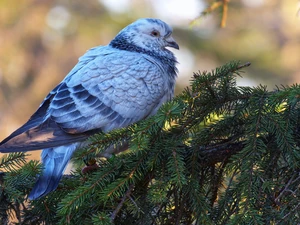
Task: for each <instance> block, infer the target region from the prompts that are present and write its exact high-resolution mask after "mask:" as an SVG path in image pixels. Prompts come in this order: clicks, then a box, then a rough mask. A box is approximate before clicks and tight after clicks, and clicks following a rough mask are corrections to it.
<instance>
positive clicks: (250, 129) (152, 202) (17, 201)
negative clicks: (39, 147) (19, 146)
mask: <svg viewBox="0 0 300 225" xmlns="http://www.w3.org/2000/svg"><path fill="white" fill-rule="evenodd" d="M246 66H249V64H248V63H246V64H244V65H241V64H240V63H239V62H230V63H228V64H226V65H224V66H222V67H220V68H217V69H215V70H214V71H212V72H202V73H200V72H198V73H195V74H194V76H193V78H192V80H191V85H190V87H189V88H186V89H185V90H184V91H183V93H182V94H180V95H179V96H177V97H176V98H174V100H173V101H171V102H169V103H167V104H164V105H163V106H162V107H161V109H160V110H159V112H158V113H157V115H156V116H153V117H151V118H149V119H147V120H144V121H141V122H139V123H137V124H133V125H132V126H130V127H128V128H124V129H119V130H115V131H112V132H110V133H108V134H103V133H101V134H97V135H95V136H93V137H92V138H91V139H90V141H91V144H90V145H89V146H88V147H87V148H85V149H81V150H79V151H77V152H76V154H75V156H74V157H73V160H74V167H75V169H74V172H73V173H72V174H71V175H66V176H64V178H63V180H62V181H61V183H60V185H59V187H58V189H57V190H56V191H55V192H52V193H50V194H49V195H47V196H46V197H43V198H41V199H39V200H36V201H28V200H27V194H28V193H29V191H30V189H31V187H32V186H33V183H34V181H35V179H36V175H37V174H38V173H39V171H40V170H41V165H40V164H39V163H37V162H36V161H30V162H26V161H25V158H26V155H25V154H24V153H14V154H10V155H7V156H5V157H4V158H2V159H1V161H0V169H1V170H3V171H4V172H5V173H2V174H1V179H0V198H1V203H0V220H1V222H2V224H7V223H8V218H13V219H14V221H18V222H17V224H41V223H43V224H124V225H125V224H149V225H150V224H160V225H164V224H220V225H221V224H232V225H233V224H239V225H240V224H299V223H300V218H299V217H300V215H299V211H300V203H299V199H300V193H299V192H300V191H299V188H300V151H299V147H300V139H299V135H300V86H299V85H292V86H287V87H277V88H276V90H274V91H268V90H267V88H266V87H264V86H258V87H239V86H237V85H236V76H238V75H239V73H240V71H241V69H243V68H244V67H246ZM124 141H128V142H129V146H130V150H128V151H125V152H122V153H119V154H117V155H115V156H113V157H112V158H110V159H107V160H106V159H103V158H99V157H96V156H97V155H98V154H100V153H101V152H103V151H104V150H105V148H107V147H108V146H110V145H115V146H118V145H121V144H123V143H124ZM94 159H96V162H97V165H98V168H97V169H95V170H92V171H90V172H88V173H82V171H81V168H82V167H83V166H84V163H83V162H88V163H90V162H93V160H94Z"/></svg>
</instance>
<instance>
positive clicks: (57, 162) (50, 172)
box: [28, 143, 79, 200]
mask: <svg viewBox="0 0 300 225" xmlns="http://www.w3.org/2000/svg"><path fill="white" fill-rule="evenodd" d="M78 144H79V143H74V144H71V145H67V146H59V147H55V148H47V149H44V150H43V152H42V154H41V158H42V163H43V166H44V169H43V172H42V174H41V175H40V177H39V178H38V180H37V182H36V183H35V185H34V187H33V189H32V191H31V192H30V194H29V196H28V197H29V199H30V200H34V199H37V198H40V197H42V196H45V195H46V194H48V193H49V192H51V191H53V190H55V189H56V188H57V186H58V184H59V181H60V179H61V177H62V175H63V173H64V171H65V169H66V166H67V164H68V162H69V160H70V158H71V156H72V154H73V152H74V151H75V149H76V148H77V146H78Z"/></svg>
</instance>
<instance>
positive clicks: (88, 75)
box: [0, 18, 179, 200]
mask: <svg viewBox="0 0 300 225" xmlns="http://www.w3.org/2000/svg"><path fill="white" fill-rule="evenodd" d="M172 33H173V30H172V27H171V26H170V25H168V24H167V23H165V22H163V21H162V20H160V19H156V18H142V19H138V20H136V21H135V22H133V23H131V24H129V25H128V26H126V27H125V28H123V29H122V30H121V31H120V32H119V33H118V34H117V35H116V36H115V37H114V38H113V39H112V41H111V42H110V43H109V44H108V45H105V46H101V45H100V46H97V47H94V48H91V49H90V50H88V51H87V52H86V53H85V54H84V55H83V56H81V57H80V58H79V60H78V63H77V64H76V65H75V66H74V68H73V69H72V70H71V71H70V72H69V73H68V74H67V76H66V77H65V78H64V79H63V80H62V81H61V82H60V83H59V84H58V85H57V86H56V87H55V88H54V89H53V90H52V91H50V93H49V94H48V95H47V96H46V97H45V98H44V100H43V101H42V103H41V104H40V106H39V108H38V109H37V111H36V112H35V113H34V114H33V115H32V116H31V117H30V118H29V120H28V121H27V122H26V123H25V124H24V125H23V126H21V127H20V128H18V129H17V130H16V131H14V132H13V133H12V134H11V135H10V136H8V137H7V138H5V139H4V140H3V141H2V142H1V143H0V152H1V153H12V152H26V151H32V150H40V149H42V153H41V162H42V165H43V169H42V172H41V175H39V176H38V178H37V181H36V183H35V184H34V186H33V188H32V190H31V192H30V193H29V195H28V198H29V199H30V200H35V199H38V198H41V197H43V196H46V195H47V194H48V193H49V192H52V191H54V190H55V189H56V188H57V187H58V184H59V181H60V180H61V178H62V175H63V173H64V171H65V168H66V166H67V164H68V162H69V160H70V158H71V157H72V154H73V153H74V151H75V150H76V149H77V148H79V147H82V146H84V145H86V144H87V142H88V140H87V139H88V138H89V137H90V136H91V135H93V134H96V133H99V132H104V133H107V132H109V131H112V130H114V129H118V128H123V127H127V126H129V125H131V124H133V123H135V122H138V121H140V120H143V119H145V118H148V117H150V116H153V115H155V114H156V112H157V111H158V109H159V108H160V107H161V105H162V104H163V103H165V102H167V101H169V100H171V99H172V98H173V96H174V88H175V82H176V77H177V74H178V69H177V67H176V66H177V64H178V62H177V59H176V57H175V55H174V53H173V52H172V51H170V50H169V49H168V48H169V47H170V48H174V49H177V50H179V45H178V44H177V43H176V41H175V39H174V38H173V37H172ZM109 154H110V153H109Z"/></svg>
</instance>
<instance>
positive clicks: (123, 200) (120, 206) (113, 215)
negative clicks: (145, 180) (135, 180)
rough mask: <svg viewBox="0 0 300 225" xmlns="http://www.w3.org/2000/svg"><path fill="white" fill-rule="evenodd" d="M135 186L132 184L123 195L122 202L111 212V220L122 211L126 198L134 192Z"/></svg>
mask: <svg viewBox="0 0 300 225" xmlns="http://www.w3.org/2000/svg"><path fill="white" fill-rule="evenodd" d="M133 188H134V185H133V184H131V185H130V186H129V188H128V190H127V191H126V193H125V195H124V196H123V198H122V199H121V202H120V203H119V204H118V206H117V207H116V209H115V210H114V211H113V213H112V214H111V217H110V220H111V221H114V220H115V219H116V217H117V215H118V213H119V212H120V210H121V208H122V207H123V205H124V202H125V200H126V198H128V197H129V196H130V194H131V192H132V190H133Z"/></svg>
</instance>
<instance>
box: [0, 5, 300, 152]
mask: <svg viewBox="0 0 300 225" xmlns="http://www.w3.org/2000/svg"><path fill="white" fill-rule="evenodd" d="M212 2H213V1H209V0H85V1H81V0H26V1H20V0H1V1H0V140H2V139H3V138H5V137H6V136H7V135H9V134H10V133H11V132H12V131H14V130H15V129H17V128H18V127H19V126H20V125H22V124H23V123H24V122H26V121H27V120H28V118H29V117H30V115H31V114H32V113H33V112H34V111H35V110H36V109H37V107H38V106H39V104H40V103H41V101H42V100H43V98H44V97H45V96H46V95H47V94H48V92H49V91H50V90H51V89H52V88H54V87H55V86H56V84H57V83H59V82H60V81H61V80H62V79H63V78H64V77H65V76H66V74H67V73H68V72H69V71H70V70H71V69H72V67H73V66H74V65H75V64H76V62H77V59H78V57H80V56H81V55H82V54H84V53H85V51H86V50H87V49H89V48H91V47H93V46H97V45H106V44H108V43H109V42H110V40H111V39H112V38H113V37H114V36H115V35H116V34H117V33H118V32H119V31H120V30H121V29H122V28H123V27H125V26H126V25H127V24H129V23H131V22H133V21H135V20H136V19H138V18H141V17H156V18H160V19H162V20H164V21H165V22H167V23H168V24H170V25H171V26H172V27H173V29H174V34H173V36H174V37H175V39H176V40H177V42H178V43H179V45H180V51H176V50H174V53H175V55H176V56H177V58H178V61H179V62H180V65H179V77H178V82H177V87H176V93H180V92H181V90H182V89H183V88H184V87H185V86H187V85H188V84H189V80H190V77H191V76H192V75H193V72H197V71H204V70H208V71H210V70H212V69H214V68H215V67H217V66H220V65H222V64H224V63H225V62H228V61H231V60H241V61H242V62H247V61H250V62H251V63H252V65H251V67H249V68H246V69H244V71H245V73H244V74H243V78H239V79H238V85H243V86H256V85H258V84H263V85H268V87H269V89H273V88H274V87H275V85H281V84H283V85H287V84H292V83H296V82H300V15H299V14H300V13H299V8H300V4H299V1H298V0H290V1H286V0H231V1H230V2H229V11H228V16H227V26H226V27H225V28H223V29H222V28H220V22H221V11H220V10H216V11H214V12H213V13H212V14H210V15H207V16H205V17H201V18H200V19H197V20H196V21H194V22H193V23H192V25H191V22H192V21H193V20H194V19H195V18H197V17H198V16H199V15H200V14H201V12H202V11H203V10H205V9H206V7H208V6H209V5H210V4H211V3H212ZM35 157H36V158H39V156H35Z"/></svg>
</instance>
